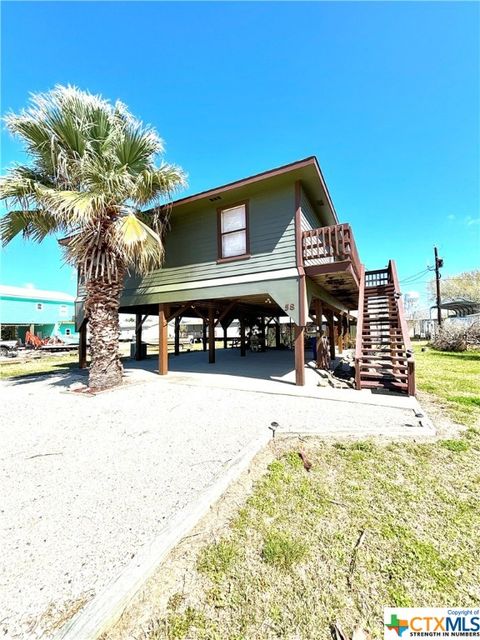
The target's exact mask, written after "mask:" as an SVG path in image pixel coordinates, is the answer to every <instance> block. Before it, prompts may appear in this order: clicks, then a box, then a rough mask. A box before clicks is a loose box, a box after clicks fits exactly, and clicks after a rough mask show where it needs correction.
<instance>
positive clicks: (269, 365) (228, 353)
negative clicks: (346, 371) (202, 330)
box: [125, 346, 321, 393]
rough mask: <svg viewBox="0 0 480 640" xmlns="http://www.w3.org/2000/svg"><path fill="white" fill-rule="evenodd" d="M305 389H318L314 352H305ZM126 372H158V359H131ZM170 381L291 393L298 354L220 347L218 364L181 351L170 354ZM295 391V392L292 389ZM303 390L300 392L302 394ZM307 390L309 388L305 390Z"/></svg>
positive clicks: (200, 353) (205, 355)
mask: <svg viewBox="0 0 480 640" xmlns="http://www.w3.org/2000/svg"><path fill="white" fill-rule="evenodd" d="M305 359H306V363H305V387H306V388H308V392H309V393H310V392H312V391H315V389H316V388H317V387H319V382H320V379H321V377H320V374H319V372H318V370H317V369H316V368H315V361H314V360H313V352H312V351H309V350H308V349H307V350H305ZM125 367H126V370H127V372H128V371H129V370H131V369H143V370H145V371H148V372H151V373H158V360H157V358H156V357H153V356H149V357H148V358H147V359H144V360H141V361H136V360H133V359H132V360H128V361H127V362H126V363H125ZM168 380H169V381H170V382H184V383H188V384H202V385H205V386H209V387H225V388H232V389H244V390H251V391H255V390H256V389H260V388H261V389H263V390H267V389H269V390H271V391H277V392H278V393H288V387H290V388H292V387H293V388H295V386H296V385H295V354H294V352H293V350H292V349H288V348H283V349H275V348H272V349H267V350H266V351H264V352H262V351H250V350H249V349H247V350H246V351H245V356H244V357H241V356H240V347H234V348H231V347H230V346H229V347H228V348H227V349H224V348H217V349H216V353H215V363H214V364H213V363H211V362H209V358H208V353H206V352H204V351H201V350H200V351H188V348H187V350H186V351H181V352H180V354H179V355H175V353H170V354H169V355H168ZM290 390H291V391H292V389H290ZM300 390H301V389H299V391H300ZM304 390H306V389H304Z"/></svg>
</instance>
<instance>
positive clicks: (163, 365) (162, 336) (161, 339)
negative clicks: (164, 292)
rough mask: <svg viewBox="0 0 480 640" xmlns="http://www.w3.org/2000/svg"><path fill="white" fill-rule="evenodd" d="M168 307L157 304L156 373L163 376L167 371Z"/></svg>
mask: <svg viewBox="0 0 480 640" xmlns="http://www.w3.org/2000/svg"><path fill="white" fill-rule="evenodd" d="M167 316H168V307H167V305H165V304H159V305H158V373H159V375H161V376H165V375H167V373H168V322H167Z"/></svg>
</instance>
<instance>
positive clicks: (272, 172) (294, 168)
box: [172, 156, 338, 224]
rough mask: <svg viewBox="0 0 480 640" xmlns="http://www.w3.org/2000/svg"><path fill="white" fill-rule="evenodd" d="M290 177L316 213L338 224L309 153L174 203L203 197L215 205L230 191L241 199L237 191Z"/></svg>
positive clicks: (185, 204)
mask: <svg viewBox="0 0 480 640" xmlns="http://www.w3.org/2000/svg"><path fill="white" fill-rule="evenodd" d="M287 180H288V181H289V182H292V181H297V180H300V181H301V183H302V186H303V187H304V189H305V191H306V192H307V195H308V196H309V199H310V202H311V204H312V206H313V207H314V208H315V209H316V211H317V213H319V214H320V215H322V214H323V216H325V217H326V218H327V219H329V220H330V221H331V224H338V216H337V213H336V211H335V207H334V204H333V201H332V198H331V196H330V193H329V191H328V188H327V185H326V183H325V180H324V177H323V174H322V171H321V169H320V166H319V164H318V160H317V158H316V157H315V156H309V157H308V158H304V159H303V160H297V161H296V162H291V163H289V164H285V165H282V166H280V167H276V168H274V169H269V170H268V171H262V172H261V173H256V174H254V175H252V176H248V177H247V178H242V179H240V180H235V181H234V182H228V183H227V184H223V185H221V186H219V187H214V188H212V189H207V190H206V191H201V192H199V193H195V194H193V195H191V196H186V197H184V198H179V199H178V200H174V201H173V203H172V207H173V208H174V209H175V210H180V209H184V208H190V207H189V205H191V204H194V203H197V202H199V201H201V200H211V201H212V202H215V204H216V205H219V204H220V205H221V204H222V203H221V200H222V197H224V196H227V195H228V196H230V195H231V197H233V198H235V199H236V198H237V197H238V198H239V199H240V194H237V192H240V191H245V190H247V189H252V188H253V187H257V188H258V187H260V188H262V187H264V186H265V184H266V183H267V182H272V183H273V182H274V181H275V182H282V181H284V182H285V181H287ZM230 199H231V198H230Z"/></svg>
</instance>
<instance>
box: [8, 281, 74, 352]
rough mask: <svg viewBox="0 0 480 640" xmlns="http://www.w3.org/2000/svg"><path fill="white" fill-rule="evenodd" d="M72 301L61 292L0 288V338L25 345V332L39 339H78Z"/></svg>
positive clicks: (29, 288) (69, 296) (25, 288)
mask: <svg viewBox="0 0 480 640" xmlns="http://www.w3.org/2000/svg"><path fill="white" fill-rule="evenodd" d="M74 316H75V298H74V296H71V295H69V294H67V293H62V292H60V291H45V290H41V289H35V288H34V287H12V286H7V285H0V326H1V334H2V338H3V339H15V338H18V339H20V340H21V342H22V343H24V342H25V334H26V332H27V331H30V332H31V333H34V334H35V335H36V336H38V337H39V338H51V337H52V338H53V337H58V338H60V339H62V340H65V341H72V340H73V339H75V338H76V339H78V334H77V332H76V331H75V318H74Z"/></svg>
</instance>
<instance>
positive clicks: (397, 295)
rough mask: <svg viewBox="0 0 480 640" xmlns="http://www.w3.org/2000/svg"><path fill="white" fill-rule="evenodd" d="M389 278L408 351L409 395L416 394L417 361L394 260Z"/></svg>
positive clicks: (390, 266) (389, 264)
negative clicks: (414, 355) (414, 357)
mask: <svg viewBox="0 0 480 640" xmlns="http://www.w3.org/2000/svg"><path fill="white" fill-rule="evenodd" d="M388 280H389V283H391V284H393V287H394V291H395V298H396V302H397V310H398V317H399V320H400V329H401V331H402V339H403V344H404V345H405V350H406V353H407V365H408V372H407V373H408V378H407V382H408V395H409V396H414V395H415V361H414V359H413V350H412V343H411V342H410V334H409V333H408V326H407V321H406V319H405V310H404V308H403V300H402V295H401V291H400V284H399V282H398V275H397V267H396V265H395V262H394V261H393V260H390V261H389V263H388Z"/></svg>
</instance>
